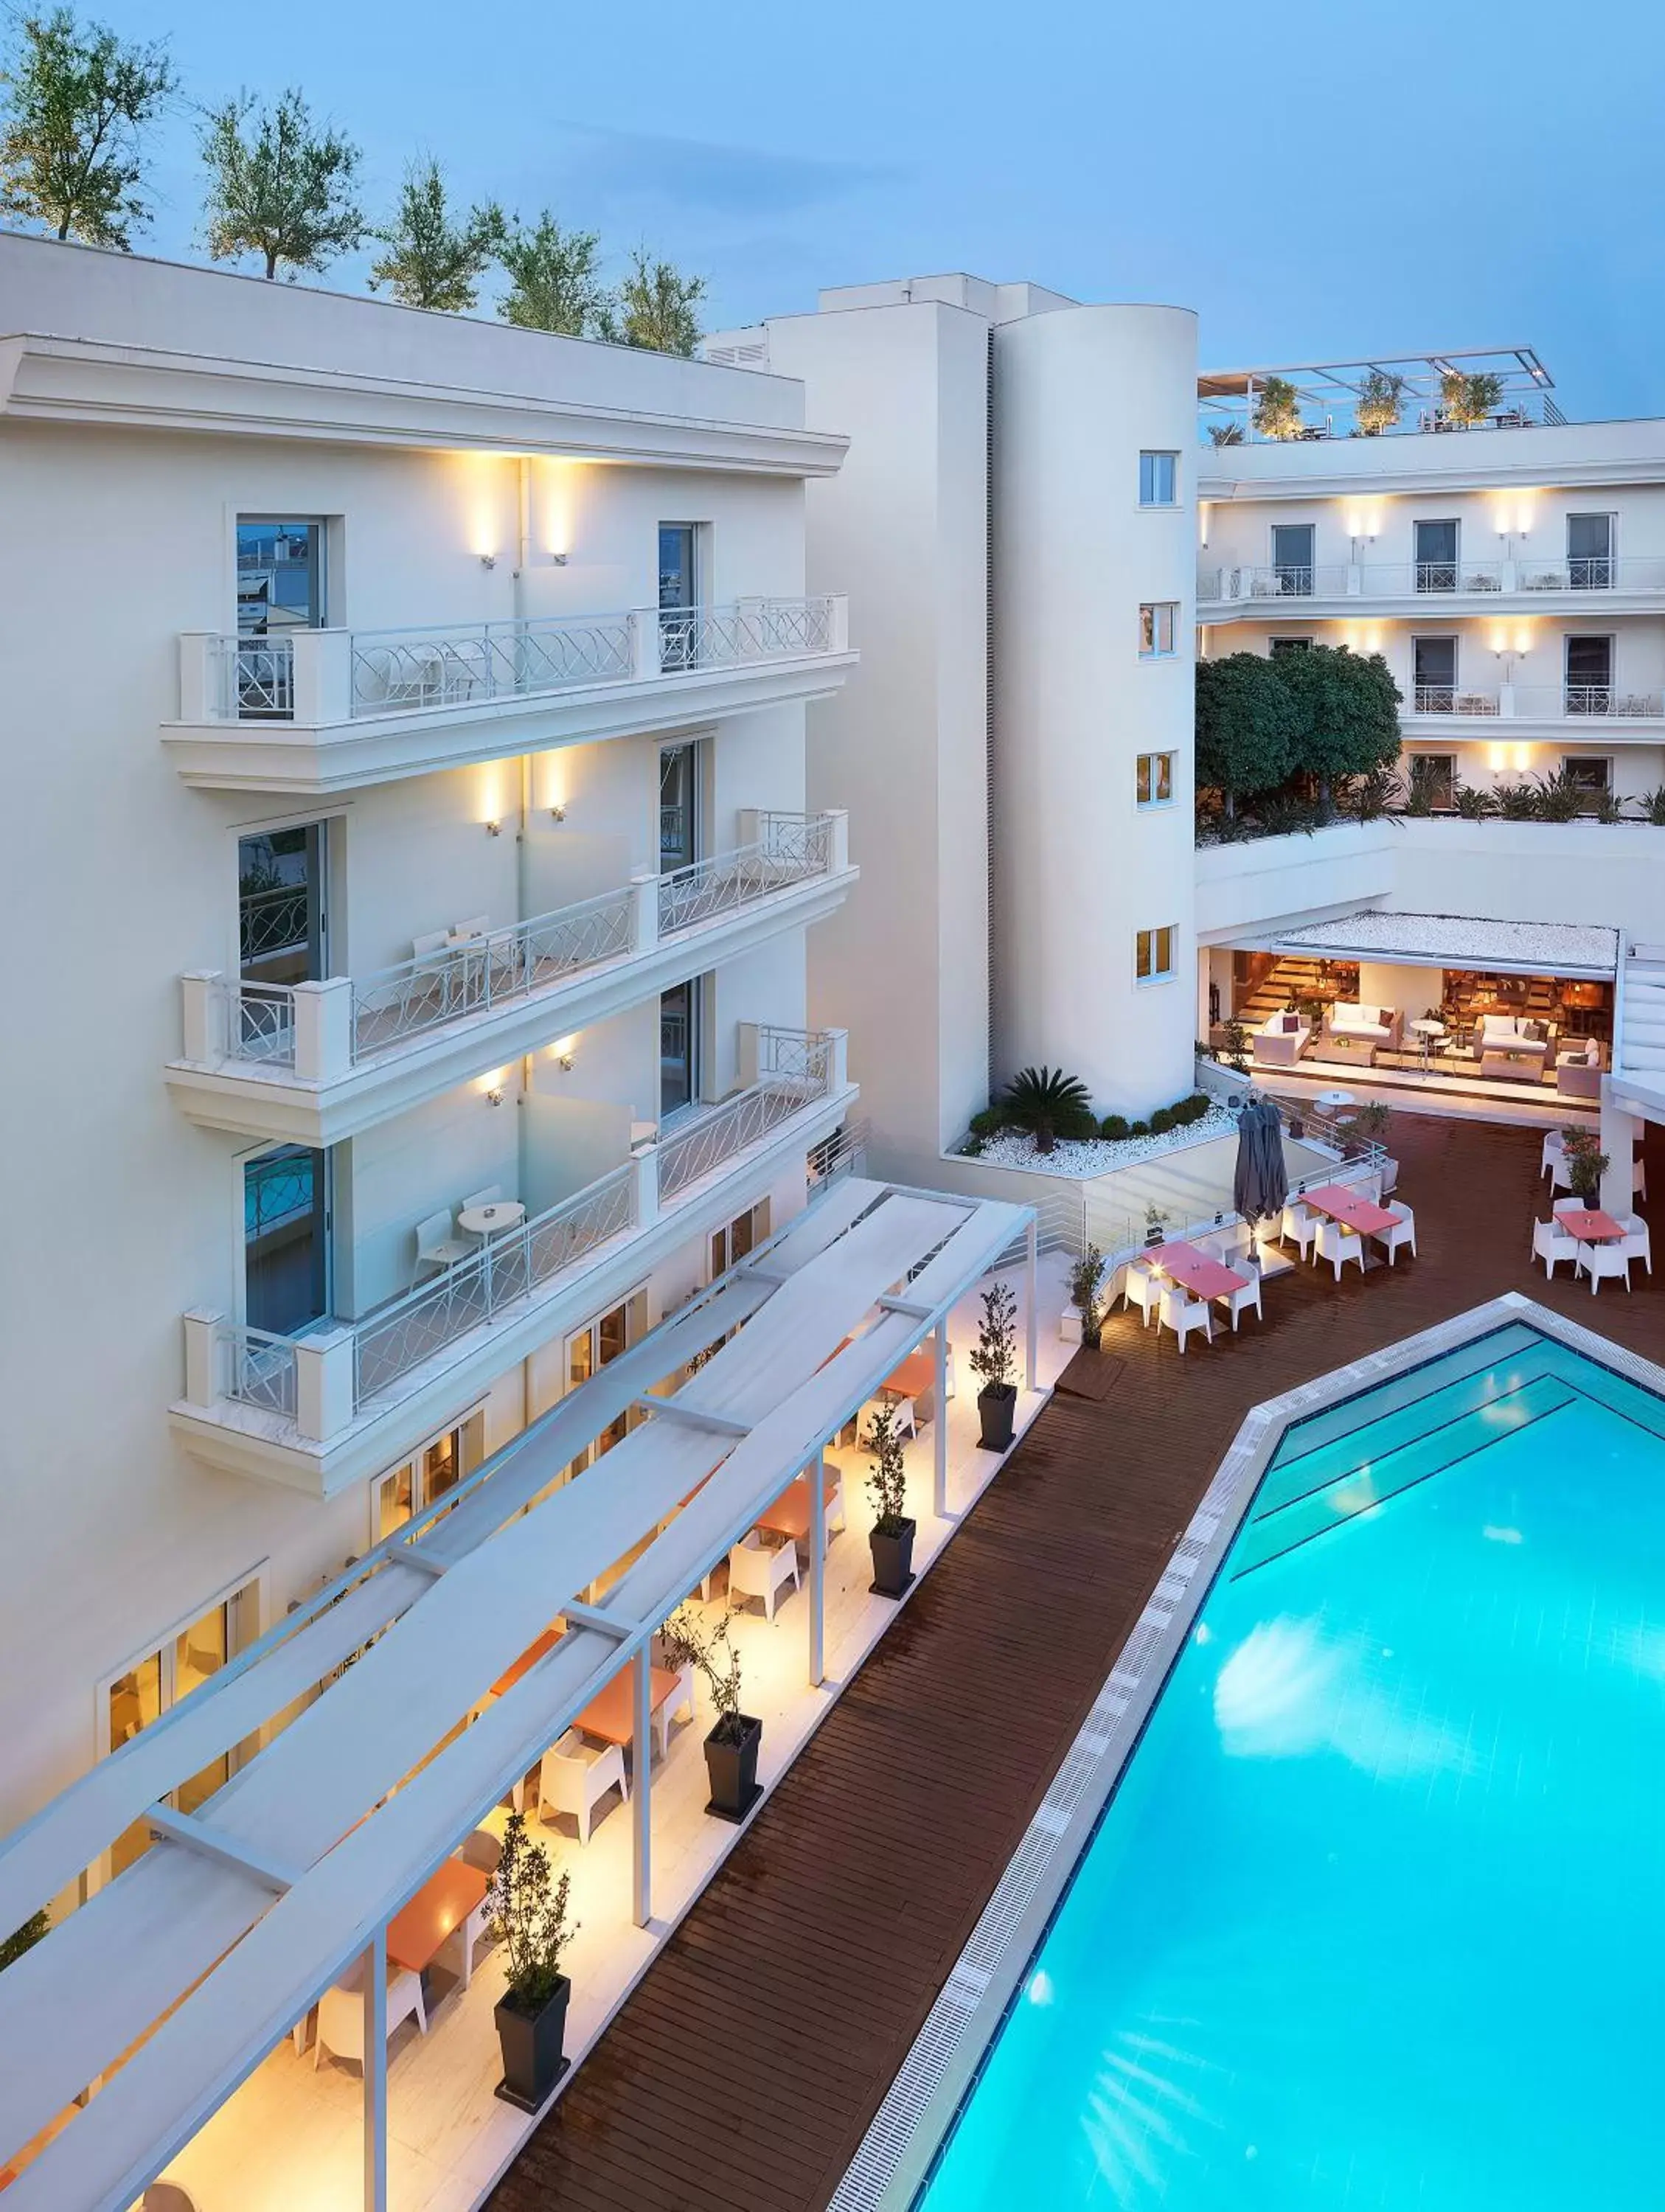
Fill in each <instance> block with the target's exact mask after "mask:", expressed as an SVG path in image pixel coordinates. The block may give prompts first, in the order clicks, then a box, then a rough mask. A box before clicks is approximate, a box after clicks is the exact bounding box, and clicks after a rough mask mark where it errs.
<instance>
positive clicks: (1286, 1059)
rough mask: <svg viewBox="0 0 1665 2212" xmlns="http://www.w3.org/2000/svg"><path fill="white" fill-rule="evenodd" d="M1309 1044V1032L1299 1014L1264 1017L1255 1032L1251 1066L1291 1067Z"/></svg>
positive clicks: (1310, 1040) (1310, 1038)
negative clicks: (1253, 1061) (1253, 1055)
mask: <svg viewBox="0 0 1665 2212" xmlns="http://www.w3.org/2000/svg"><path fill="white" fill-rule="evenodd" d="M1311 1042H1312V1031H1311V1030H1310V1029H1309V1028H1308V1027H1307V1025H1306V1024H1305V1023H1304V1022H1303V1020H1302V1019H1301V1017H1300V1016H1299V1014H1297V1013H1293V1012H1289V1013H1278V1014H1268V1015H1267V1018H1266V1019H1265V1020H1264V1021H1263V1022H1262V1023H1261V1026H1260V1027H1259V1029H1257V1030H1255V1037H1254V1048H1255V1066H1257V1067H1293V1066H1294V1065H1295V1063H1296V1061H1297V1060H1299V1058H1300V1057H1301V1054H1303V1052H1304V1051H1305V1050H1306V1048H1307V1047H1308V1046H1309V1045H1310V1043H1311Z"/></svg>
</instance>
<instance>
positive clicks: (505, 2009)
mask: <svg viewBox="0 0 1665 2212" xmlns="http://www.w3.org/2000/svg"><path fill="white" fill-rule="evenodd" d="M572 1993H573V1985H572V1984H571V1983H570V1982H569V1981H568V1979H567V1977H566V1976H565V1975H564V1974H562V1977H561V1978H560V1980H559V1981H558V1982H557V1983H556V1985H555V1994H554V1995H553V1996H551V1997H550V2001H549V2002H548V2003H547V2004H546V2005H545V2006H544V2009H543V2010H542V2011H541V2012H536V2013H525V2012H521V2011H519V2010H518V2009H517V2008H515V2007H514V2006H513V2005H512V2004H510V2003H509V2002H508V2001H507V1998H505V1999H504V2000H503V2001H502V2002H501V2003H499V2004H498V2005H496V2006H495V2008H493V2013H492V2017H493V2019H494V2020H495V2021H496V2023H497V2042H498V2045H499V2047H500V2048H501V2051H502V2054H503V2078H502V2080H501V2081H500V2082H499V2083H498V2084H497V2087H496V2090H495V2094H496V2095H497V2096H499V2097H501V2099H502V2100H503V2102H504V2103H505V2104H506V2105H513V2106H515V2107H516V2108H517V2109H518V2110H519V2111H520V2112H538V2111H540V2110H541V2109H542V2108H543V2106H545V2105H547V2104H548V2102H549V2100H550V2097H551V2096H552V2095H553V2094H554V2093H555V2091H556V2087H557V2086H558V2084H559V2082H560V2081H561V2077H562V2075H563V2074H564V2073H565V2072H566V2071H567V2069H568V2066H569V2065H570V2064H571V2063H572V2062H571V2060H570V2059H568V2058H564V2057H562V2054H561V2046H562V2043H563V2042H564V2041H565V2039H566V2034H567V2000H568V1997H569V1996H571V1995H572Z"/></svg>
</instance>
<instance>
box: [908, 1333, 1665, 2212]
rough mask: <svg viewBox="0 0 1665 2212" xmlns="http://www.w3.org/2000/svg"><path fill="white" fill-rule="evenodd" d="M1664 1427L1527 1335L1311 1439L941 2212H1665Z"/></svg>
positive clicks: (1132, 1777)
mask: <svg viewBox="0 0 1665 2212" xmlns="http://www.w3.org/2000/svg"><path fill="white" fill-rule="evenodd" d="M1662 2062H1665V1405H1662V1403H1661V1401H1659V1400H1657V1399H1656V1398H1653V1397H1652V1396H1650V1395H1648V1394H1647V1393H1645V1392H1644V1391H1642V1390H1639V1389H1635V1388H1634V1387H1632V1385H1630V1384H1628V1383H1625V1382H1623V1381H1622V1380H1620V1379H1619V1378H1618V1377H1615V1376H1613V1375H1611V1374H1609V1373H1608V1372H1607V1370H1604V1369H1601V1368H1600V1367H1597V1366H1595V1365H1594V1364H1592V1363H1590V1362H1589V1361H1586V1360H1583V1359H1581V1358H1578V1357H1577V1355H1575V1354H1573V1353H1571V1352H1566V1351H1565V1350H1563V1349H1562V1348H1560V1347H1559V1346H1555V1345H1553V1344H1551V1343H1549V1342H1547V1340H1545V1339H1543V1338H1541V1337H1540V1336H1538V1335H1536V1334H1534V1332H1532V1331H1531V1330H1529V1329H1527V1328H1519V1327H1511V1328H1507V1329H1505V1330H1503V1331H1500V1332H1498V1333H1497V1334H1493V1335H1491V1336H1489V1337H1487V1338H1486V1339H1484V1340H1482V1341H1481V1342H1480V1344H1478V1345H1474V1346H1468V1348H1467V1349H1466V1350H1465V1351H1463V1352H1461V1353H1458V1354H1456V1355H1454V1356H1452V1357H1450V1358H1445V1359H1442V1360H1439V1361H1437V1362H1436V1363H1434V1364H1431V1365H1430V1366H1427V1367H1424V1368H1421V1369H1419V1370H1418V1371H1417V1372H1416V1373H1415V1374H1414V1375H1413V1376H1408V1377H1405V1378H1402V1379H1401V1381H1400V1382H1398V1383H1395V1384H1392V1385H1389V1386H1388V1387H1387V1388H1385V1389H1381V1390H1377V1391H1374V1392H1371V1393H1370V1394H1369V1395H1366V1396H1364V1397H1360V1398H1357V1399H1354V1400H1352V1401H1351V1402H1350V1403H1348V1404H1347V1405H1346V1406H1342V1407H1334V1408H1332V1409H1331V1410H1330V1411H1329V1412H1328V1413H1324V1414H1322V1415H1320V1416H1317V1417H1316V1418H1315V1419H1312V1420H1310V1421H1308V1422H1306V1423H1304V1424H1303V1425H1302V1426H1300V1427H1299V1428H1297V1429H1295V1430H1291V1431H1290V1433H1289V1434H1288V1435H1287V1436H1286V1437H1285V1438H1284V1441H1283V1443H1282V1445H1281V1447H1280V1449H1279V1452H1278V1455H1277V1457H1276V1458H1275V1460H1274V1461H1273V1464H1272V1466H1271V1468H1269V1470H1268V1472H1267V1474H1266V1476H1265V1477H1264V1478H1263V1480H1262V1481H1261V1486H1260V1488H1259V1490H1258V1492H1257V1493H1256V1496H1255V1502H1254V1504H1253V1505H1252V1507H1251V1509H1250V1511H1249V1516H1248V1517H1247V1518H1246V1520H1245V1521H1244V1523H1243V1528H1242V1529H1241V1530H1240V1532H1239V1534H1238V1535H1237V1540H1236V1541H1235V1543H1234V1544H1233V1546H1232V1548H1231V1552H1230V1553H1228V1555H1227V1558H1226V1560H1225V1563H1224V1566H1223V1567H1222V1569H1221V1571H1220V1573H1219V1575H1218V1577H1217V1579H1216V1581H1215V1583H1214V1585H1213V1588H1212V1590H1211V1591H1210V1593H1209V1595H1208V1597H1207V1600H1206V1604H1205V1606H1204V1607H1203V1610H1202V1613H1201V1614H1200V1619H1199V1620H1198V1623H1197V1626H1196V1627H1195V1629H1194V1632H1193V1633H1192V1636H1191V1638H1190V1640H1189V1641H1188V1644H1187V1645H1186V1648H1185V1650H1184V1652H1183V1654H1182V1656H1181V1658H1180V1660H1179V1662H1178V1663H1177V1665H1176V1668H1175V1669H1174V1672H1173V1674H1171V1676H1170V1679H1169V1681H1168V1684H1167V1686H1166V1687H1165V1689H1164V1692H1163V1694H1162V1697H1161V1699H1160V1701H1159V1703H1158V1706H1157V1709H1156V1711H1155V1712H1154V1714H1153V1715H1152V1719H1151V1721H1150V1723H1149V1725H1148V1726H1147V1728H1146V1729H1145V1734H1144V1735H1143V1737H1142V1738H1141V1740H1140V1742H1139V1747H1138V1748H1137V1750H1136V1751H1135V1753H1134V1755H1133V1759H1132V1761H1131V1763H1130V1765H1129V1766H1128V1768H1127V1771H1126V1774H1125V1775H1124V1778H1123V1779H1122V1782H1121V1786H1120V1788H1119V1789H1118V1790H1117V1792H1116V1795H1115V1797H1114V1798H1113V1799H1112V1801H1111V1802H1110V1804H1109V1808H1107V1810H1106V1813H1105V1814H1104V1817H1103V1820H1102V1821H1101V1823H1100V1826H1099V1827H1098V1830H1097V1834H1096V1836H1095V1837H1094V1839H1093V1840H1092V1842H1091V1844H1089V1846H1088V1848H1087V1850H1086V1851H1085V1854H1084V1856H1083V1857H1082V1859H1081V1862H1080V1863H1079V1866H1078V1868H1077V1869H1076V1871H1075V1874H1074V1876H1073V1881H1072V1883H1071V1886H1070V1887H1069V1889H1068V1890H1067V1892H1066V1894H1065V1897H1064V1900H1063V1902H1062V1904H1061V1905H1060V1908H1059V1911H1058V1912H1057V1914H1056V1916H1055V1917H1054V1921H1053V1923H1052V1926H1051V1929H1050V1930H1049V1932H1048V1935H1047V1936H1046V1937H1045V1939H1044V1941H1043V1942H1042V1945H1041V1946H1040V1948H1039V1949H1038V1951H1037V1952H1036V1956H1035V1958H1034V1960H1032V1961H1031V1964H1030V1972H1029V1976H1028V1979H1027V1982H1026V1984H1025V1985H1024V1990H1023V1991H1022V1992H1021V1994H1020V1995H1019V1996H1018V1999H1017V2001H1016V2002H1015V2004H1014V2005H1013V2007H1012V2010H1011V2012H1010V2014H1009V2015H1008V2016H1007V2018H1006V2022H1005V2024H1004V2026H1003V2027H1002V2028H1001V2030H1000V2034H999V2036H998V2038H997V2039H996V2041H995V2042H994V2045H993V2046H992V2048H991V2050H990V2052H989V2054H988V2057H987V2063H986V2064H985V2067H984V2069H983V2071H982V2073H981V2076H980V2077H979V2079H978V2081H977V2083H976V2085H975V2087H974V2089H973V2090H972V2092H971V2094H970V2096H969V2100H968V2101H967V2103H966V2104H965V2106H963V2110H962V2112H961V2116H960V2118H959V2121H958V2124H957V2127H956V2129H955V2130H954V2132H953V2134H952V2135H951V2136H950V2138H949V2140H948V2142H947V2145H946V2147H945V2151H944V2153H943V2154H942V2156H941V2158H940V2160H939V2163H938V2166H937V2167H936V2169H935V2171H934V2172H933V2175H932V2177H931V2179H930V2180H929V2182H928V2184H927V2188H926V2191H925V2192H924V2196H923V2198H922V2200H921V2201H922V2203H923V2204H924V2206H925V2207H926V2208H927V2212H968V2208H971V2207H985V2206H987V2207H994V2206H999V2207H1001V2208H1002V2212H1014V2208H1018V2207H1028V2206H1036V2207H1045V2208H1048V2212H1067V2209H1068V2208H1071V2207H1075V2206H1092V2207H1095V2208H1097V2207H1104V2208H1109V2207H1134V2208H1139V2212H1144V2208H1146V2207H1158V2206H1159V2207H1161V2208H1163V2212H1251V2208H1252V2212H1307V2208H1314V2209H1315V2212H1318V2208H1322V2212H1330V2208H1334V2212H1340V2208H1346V2212H1365V2208H1369V2212H1492V2208H1493V2207H1496V2208H1498V2212H1504V2208H1507V2209H1508V2212H1552V2208H1553V2212H1596V2208H1600V2212H1639V2208H1644V2207H1659V2206H1661V2205H1665V2089H1662Z"/></svg>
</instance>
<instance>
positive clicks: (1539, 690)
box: [1515, 684, 1665, 722]
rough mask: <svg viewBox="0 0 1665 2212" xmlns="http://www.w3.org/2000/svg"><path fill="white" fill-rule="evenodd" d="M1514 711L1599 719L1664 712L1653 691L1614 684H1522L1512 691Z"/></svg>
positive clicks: (1653, 717)
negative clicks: (1632, 689)
mask: <svg viewBox="0 0 1665 2212" xmlns="http://www.w3.org/2000/svg"><path fill="white" fill-rule="evenodd" d="M1515 711H1516V714H1548V715H1553V716H1561V715H1565V716H1567V717H1568V718H1569V719H1571V718H1575V717H1576V718H1577V719H1579V720H1583V719H1584V718H1586V717H1589V716H1594V717H1595V718H1596V719H1597V720H1602V721H1618V722H1625V721H1647V720H1657V719H1658V718H1659V716H1660V715H1661V714H1662V713H1665V703H1662V701H1661V698H1660V695H1659V694H1658V693H1657V692H1656V691H1623V690H1620V689H1619V686H1618V685H1617V684H1524V685H1522V687H1521V688H1520V689H1519V690H1516V694H1515Z"/></svg>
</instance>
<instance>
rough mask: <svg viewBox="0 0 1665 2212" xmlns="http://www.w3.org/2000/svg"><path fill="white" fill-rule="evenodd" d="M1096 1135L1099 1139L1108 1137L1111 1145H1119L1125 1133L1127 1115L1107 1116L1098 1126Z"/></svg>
mask: <svg viewBox="0 0 1665 2212" xmlns="http://www.w3.org/2000/svg"><path fill="white" fill-rule="evenodd" d="M1098 1133H1099V1135H1100V1136H1101V1137H1108V1138H1109V1141H1110V1142H1111V1144H1113V1145H1119V1144H1120V1143H1121V1139H1123V1138H1124V1137H1125V1136H1126V1135H1127V1115H1125V1114H1107V1115H1105V1116H1104V1119H1103V1121H1101V1122H1100V1123H1099V1125H1098Z"/></svg>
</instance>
